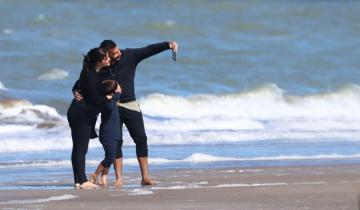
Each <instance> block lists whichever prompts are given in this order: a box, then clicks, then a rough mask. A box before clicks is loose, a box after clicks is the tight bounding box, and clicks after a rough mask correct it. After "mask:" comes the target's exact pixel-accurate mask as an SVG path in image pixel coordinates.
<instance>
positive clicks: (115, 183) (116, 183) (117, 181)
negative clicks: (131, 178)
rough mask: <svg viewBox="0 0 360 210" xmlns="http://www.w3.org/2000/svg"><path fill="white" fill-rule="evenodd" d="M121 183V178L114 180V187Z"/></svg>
mask: <svg viewBox="0 0 360 210" xmlns="http://www.w3.org/2000/svg"><path fill="white" fill-rule="evenodd" d="M122 184H123V180H122V179H121V178H120V179H115V180H114V185H115V187H120V186H121V185H122Z"/></svg>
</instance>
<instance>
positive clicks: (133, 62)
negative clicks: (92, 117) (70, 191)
mask: <svg viewBox="0 0 360 210" xmlns="http://www.w3.org/2000/svg"><path fill="white" fill-rule="evenodd" d="M100 47H101V48H103V49H105V50H107V52H108V54H109V57H110V59H111V65H110V67H109V68H108V69H106V70H104V71H103V72H104V75H103V77H104V79H114V80H116V81H117V82H118V83H119V84H120V86H121V88H122V93H121V99H120V101H119V103H118V110H119V117H120V129H121V131H122V126H123V124H125V125H126V127H127V129H128V131H129V133H130V136H131V138H132V139H133V141H134V142H135V144H136V156H137V159H138V162H139V166H140V170H141V175H142V180H141V184H142V185H153V184H155V182H154V181H152V180H151V178H150V176H149V169H148V146H147V136H146V133H145V127H144V120H143V116H142V113H141V110H140V108H139V104H138V103H137V102H136V97H135V88H134V80H135V72H136V67H137V65H138V64H139V63H140V62H141V61H142V60H144V59H146V58H149V57H151V56H153V55H156V54H158V53H160V52H163V51H165V50H167V49H172V50H173V51H175V52H176V51H177V47H178V45H177V43H176V42H174V41H172V42H161V43H157V44H152V45H148V46H146V47H143V48H136V49H129V48H128V49H125V50H121V49H120V48H119V47H118V46H117V45H116V43H115V42H114V41H112V40H104V41H103V42H102V43H101V44H100ZM76 87H77V86H76V84H75V86H74V88H73V91H74V90H75V91H74V96H75V98H76V99H77V100H82V96H81V94H79V91H76V89H77V88H76ZM121 147H122V140H121V141H120V143H119V144H118V148H117V154H116V159H115V161H114V168H115V174H116V181H115V185H121V184H122V175H121V174H122V165H123V164H122V160H123V157H122V151H121Z"/></svg>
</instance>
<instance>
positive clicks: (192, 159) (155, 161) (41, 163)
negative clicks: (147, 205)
mask: <svg viewBox="0 0 360 210" xmlns="http://www.w3.org/2000/svg"><path fill="white" fill-rule="evenodd" d="M352 158H360V153H357V154H352V155H341V154H320V155H308V156H306V155H302V156H301V155H280V156H268V157H251V158H242V157H219V156H213V155H208V154H193V155H191V156H189V157H187V158H184V159H179V160H176V159H165V158H149V163H150V164H151V165H163V164H177V163H211V162H228V161H271V160H322V159H352ZM100 161H101V160H100V159H99V160H94V159H92V160H86V164H87V165H91V166H96V165H98V164H99V163H100ZM124 165H129V166H137V165H138V162H137V159H136V158H126V159H124ZM10 167H12V168H22V167H45V168H46V167H71V161H70V160H48V161H47V160H38V161H36V160H32V161H6V162H4V161H2V162H0V168H10ZM242 172H243V171H239V173H242ZM201 184H206V183H205V182H202V183H201ZM181 186H183V185H181Z"/></svg>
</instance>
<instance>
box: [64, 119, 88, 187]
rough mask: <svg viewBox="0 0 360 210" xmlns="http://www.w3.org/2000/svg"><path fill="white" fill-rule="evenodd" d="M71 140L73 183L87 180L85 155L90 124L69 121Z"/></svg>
mask: <svg viewBox="0 0 360 210" xmlns="http://www.w3.org/2000/svg"><path fill="white" fill-rule="evenodd" d="M69 124H70V128H71V136H72V140H73V149H72V153H71V163H72V167H73V172H74V181H75V183H79V184H82V183H84V182H87V181H88V180H87V178H86V173H85V156H86V153H87V150H88V146H89V140H90V134H91V128H92V126H91V125H86V124H77V123H69Z"/></svg>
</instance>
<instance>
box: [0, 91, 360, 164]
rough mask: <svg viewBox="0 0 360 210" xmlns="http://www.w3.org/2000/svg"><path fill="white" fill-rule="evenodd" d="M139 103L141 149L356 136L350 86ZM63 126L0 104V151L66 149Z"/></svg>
mask: <svg viewBox="0 0 360 210" xmlns="http://www.w3.org/2000/svg"><path fill="white" fill-rule="evenodd" d="M140 104H141V108H142V110H143V113H144V121H145V125H146V132H147V135H148V143H149V145H191V144H221V143H235V142H242V141H258V140H274V139H275V140H276V139H288V140H292V139H296V140H298V139H301V140H304V141H306V140H310V141H314V140H315V141H322V140H324V139H325V140H331V139H343V140H348V141H358V139H359V138H360V87H359V86H358V85H348V86H345V87H343V88H341V89H339V90H337V91H334V92H332V93H324V94H318V95H307V96H306V95H305V96H294V95H286V94H284V91H282V90H281V89H280V88H278V87H277V86H276V85H274V84H266V85H263V86H261V87H259V88H256V89H253V90H250V91H247V92H242V93H239V94H231V95H197V96H190V97H182V96H170V95H163V94H152V95H149V96H147V97H145V98H143V99H142V100H140ZM99 122H100V120H98V125H97V127H99ZM67 124H68V123H67V120H66V117H65V116H61V115H60V114H59V113H58V112H57V111H56V109H54V108H53V107H50V106H46V105H36V104H32V103H30V102H28V101H25V100H1V101H0V133H1V134H3V135H1V136H0V142H1V143H2V147H0V152H5V153H6V152H17V151H22V152H24V151H29V152H31V151H46V150H68V149H71V147H72V145H71V144H70V142H71V135H70V128H69V127H68V125H67ZM123 133H124V145H134V143H133V141H132V140H131V138H130V136H129V134H128V132H127V131H126V128H125V127H124V132H123ZM34 145H36V146H34ZM91 147H101V145H100V144H98V143H97V144H93V145H91ZM193 158H196V157H193ZM197 158H200V157H197ZM164 161H165V162H166V160H164ZM158 162H161V160H158Z"/></svg>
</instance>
